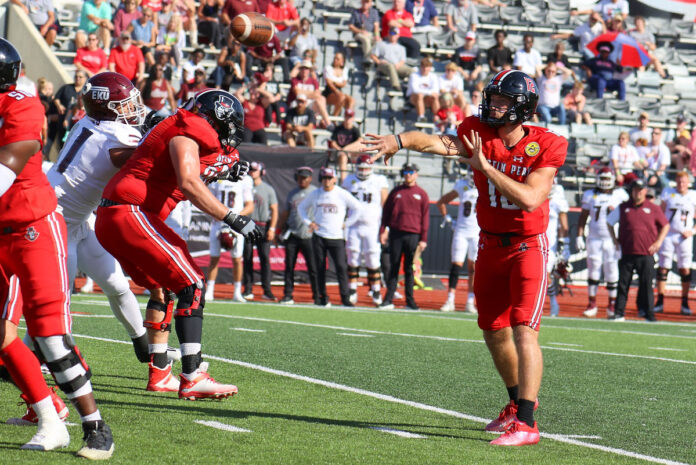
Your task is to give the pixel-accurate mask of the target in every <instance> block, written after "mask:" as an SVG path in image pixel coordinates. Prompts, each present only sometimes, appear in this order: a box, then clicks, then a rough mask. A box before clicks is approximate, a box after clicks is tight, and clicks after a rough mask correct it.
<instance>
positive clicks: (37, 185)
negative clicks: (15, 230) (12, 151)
mask: <svg viewBox="0 0 696 465" xmlns="http://www.w3.org/2000/svg"><path fill="white" fill-rule="evenodd" d="M43 123H44V107H43V105H42V104H41V100H39V98H38V97H35V96H31V95H29V94H27V93H25V92H24V91H21V90H13V91H10V92H2V93H0V144H1V145H3V146H4V145H7V144H11V143H13V142H21V141H26V140H36V141H39V143H41V129H42V128H43ZM41 161H42V156H41V150H39V151H38V152H36V153H35V154H34V155H32V157H31V158H30V159H29V161H28V162H27V164H26V165H25V166H24V169H23V170H22V172H21V173H19V175H18V176H17V178H16V179H15V181H14V183H13V184H12V186H10V188H9V189H8V190H7V192H5V194H4V195H3V196H2V197H0V230H1V229H2V228H4V227H19V226H22V225H25V224H28V223H32V222H34V221H36V220H38V219H40V218H43V217H44V216H46V215H48V214H49V213H51V212H52V211H54V210H55V209H56V205H57V201H56V194H55V192H54V191H53V188H52V187H51V185H50V184H49V183H48V178H46V175H45V174H44V173H43V171H41Z"/></svg>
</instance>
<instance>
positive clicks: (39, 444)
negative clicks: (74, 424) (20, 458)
mask: <svg viewBox="0 0 696 465" xmlns="http://www.w3.org/2000/svg"><path fill="white" fill-rule="evenodd" d="M69 445H70V433H68V428H66V427H65V423H63V422H62V421H51V422H45V423H44V422H39V429H38V431H37V432H36V434H35V435H34V436H33V437H32V438H31V440H30V441H29V442H28V443H26V444H24V445H23V446H22V447H20V449H24V450H53V449H62V448H64V447H68V446H69Z"/></svg>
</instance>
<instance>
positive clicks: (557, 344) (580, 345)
mask: <svg viewBox="0 0 696 465" xmlns="http://www.w3.org/2000/svg"><path fill="white" fill-rule="evenodd" d="M547 344H553V345H555V346H567V347H582V344H569V343H566V342H547Z"/></svg>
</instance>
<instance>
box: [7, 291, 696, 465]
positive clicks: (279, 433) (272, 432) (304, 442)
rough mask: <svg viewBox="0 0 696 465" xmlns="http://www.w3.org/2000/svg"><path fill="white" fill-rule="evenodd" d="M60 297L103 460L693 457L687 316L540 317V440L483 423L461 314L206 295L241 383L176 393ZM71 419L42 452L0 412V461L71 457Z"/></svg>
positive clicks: (613, 460) (484, 357)
mask: <svg viewBox="0 0 696 465" xmlns="http://www.w3.org/2000/svg"><path fill="white" fill-rule="evenodd" d="M143 302H144V301H143ZM73 311H75V312H80V313H81V314H76V315H75V317H74V320H73V325H74V326H73V332H74V334H75V336H76V340H77V342H78V345H79V347H80V349H81V350H82V352H83V354H85V356H86V358H87V360H88V362H89V363H90V365H91V367H92V371H93V373H94V376H93V378H92V382H93V385H94V388H95V392H96V396H97V400H98V402H99V405H100V409H101V411H102V414H103V416H104V417H105V419H106V420H107V421H108V422H109V424H110V425H111V428H112V430H113V432H114V437H115V441H116V451H115V454H114V457H113V459H112V460H111V462H110V463H119V464H120V463H123V464H134V463H140V464H145V463H147V464H191V465H193V464H218V463H220V464H222V463H225V464H247V463H248V464H329V463H336V464H356V463H359V464H375V465H381V464H449V463H452V464H455V463H456V464H482V463H523V464H554V465H555V464H583V465H584V464H624V463H626V464H627V463H646V461H647V462H653V463H665V464H672V463H696V408H695V405H696V403H695V399H696V344H695V342H696V325H694V324H683V323H681V324H680V323H657V324H647V323H642V322H625V323H613V322H607V321H600V320H597V321H595V320H591V321H589V320H578V319H550V318H546V319H544V320H543V322H542V330H541V334H540V340H541V343H542V346H543V352H544V359H545V362H544V366H545V374H544V381H543V384H542V390H541V392H540V394H539V401H540V407H539V410H538V412H537V415H536V419H537V421H538V423H539V426H540V430H541V431H542V440H541V443H540V444H539V445H538V446H531V447H524V448H499V447H495V446H490V445H489V444H488V442H489V441H490V440H492V439H494V438H495V436H494V435H492V434H490V433H486V432H484V431H483V426H484V424H485V422H486V421H487V420H488V419H491V418H493V417H495V416H496V415H497V413H498V411H499V410H500V408H501V407H502V406H503V405H504V404H505V402H506V399H507V393H506V391H505V389H504V386H503V385H502V383H501V381H500V380H499V378H498V376H497V374H496V372H495V370H494V368H493V365H492V362H491V360H490V356H489V354H488V351H487V349H486V347H485V345H484V344H483V342H482V338H481V332H480V330H479V329H478V327H477V325H476V322H475V319H474V318H473V317H471V316H468V315H464V314H459V313H455V314H441V313H440V312H399V311H391V312H389V311H379V310H375V309H341V308H333V309H323V308H322V309H319V308H316V307H300V306H296V307H291V308H288V307H282V306H277V305H262V304H232V303H225V302H217V301H216V302H213V303H209V304H208V305H207V307H206V317H205V320H204V321H205V327H204V340H203V352H204V357H205V358H206V360H207V361H209V362H210V370H209V371H210V373H211V374H212V375H213V376H214V377H215V378H216V379H219V380H220V381H223V382H232V383H234V384H237V386H238V387H239V394H238V395H237V396H235V397H233V398H230V399H227V400H225V401H223V402H215V401H198V402H187V401H180V400H178V399H177V398H176V397H175V396H174V395H171V394H160V393H150V392H146V391H145V390H144V388H145V384H146V382H147V368H146V367H145V366H144V365H140V364H138V363H137V362H136V359H135V356H134V354H133V351H132V348H131V345H130V343H129V342H128V343H127V342H126V341H127V340H128V338H127V335H126V333H125V331H124V330H123V328H122V327H121V326H120V325H119V323H118V322H117V321H116V319H114V318H113V317H112V316H111V313H110V310H109V308H108V305H107V301H106V299H105V298H103V297H102V296H88V297H81V296H80V297H75V298H74V300H73ZM175 369H176V370H178V369H179V366H175ZM18 400H19V396H18V393H17V391H16V389H15V388H14V387H13V386H12V385H10V384H7V383H0V412H2V413H1V414H0V421H2V422H3V423H4V421H5V420H7V418H9V417H12V416H21V415H22V414H23V413H24V410H23V409H24V408H23V407H20V406H17V401H18ZM68 420H69V421H70V422H72V423H75V426H70V427H69V429H70V431H71V435H72V443H71V445H70V447H69V448H68V449H65V450H62V451H59V452H47V453H36V452H25V451H20V450H18V449H19V446H20V445H21V444H23V443H24V442H26V440H28V439H29V438H30V437H31V436H32V434H33V432H34V429H33V428H30V427H16V426H9V425H6V424H0V464H10V463H22V464H24V463H46V464H55V463H72V462H77V461H78V459H77V458H75V457H74V456H73V453H74V452H75V451H76V450H77V449H78V447H79V445H80V444H81V429H80V427H79V425H78V423H79V417H78V416H77V413H76V412H75V411H74V409H72V408H71V415H70V417H69V419H68Z"/></svg>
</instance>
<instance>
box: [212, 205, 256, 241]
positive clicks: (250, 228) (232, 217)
mask: <svg viewBox="0 0 696 465" xmlns="http://www.w3.org/2000/svg"><path fill="white" fill-rule="evenodd" d="M222 221H223V222H224V223H225V224H227V225H228V226H229V227H230V228H232V230H234V231H236V232H238V233H239V234H241V235H242V236H244V239H246V240H248V241H250V242H251V243H252V244H253V243H256V242H259V241H260V240H261V239H262V238H263V232H262V231H261V228H259V227H258V226H257V225H256V223H254V221H253V220H252V219H251V218H249V217H248V216H242V215H237V214H235V213H232V211H231V210H230V211H228V212H227V215H225V217H224V218H223V219H222Z"/></svg>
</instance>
